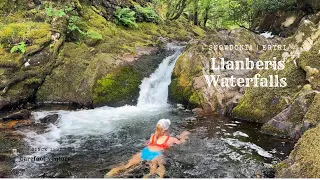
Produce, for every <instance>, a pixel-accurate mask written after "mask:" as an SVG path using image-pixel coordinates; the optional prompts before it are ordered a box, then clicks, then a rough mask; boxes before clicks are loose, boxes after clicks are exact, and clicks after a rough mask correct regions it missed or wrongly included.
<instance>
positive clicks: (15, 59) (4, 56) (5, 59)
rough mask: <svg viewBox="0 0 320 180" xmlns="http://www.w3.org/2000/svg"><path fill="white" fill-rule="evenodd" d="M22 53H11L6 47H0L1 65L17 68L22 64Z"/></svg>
mask: <svg viewBox="0 0 320 180" xmlns="http://www.w3.org/2000/svg"><path fill="white" fill-rule="evenodd" d="M21 57H22V55H21V54H18V53H14V54H11V53H9V52H7V51H5V50H4V49H2V48H0V67H5V68H17V67H19V66H21V62H20V61H19V60H20V59H21Z"/></svg>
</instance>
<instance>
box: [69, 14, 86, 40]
mask: <svg viewBox="0 0 320 180" xmlns="http://www.w3.org/2000/svg"><path fill="white" fill-rule="evenodd" d="M78 20H79V17H78V16H71V17H70V18H69V19H68V33H69V34H70V33H72V32H79V33H80V35H82V36H83V35H85V32H83V31H82V30H81V29H80V28H79V27H78V26H77V22H78Z"/></svg>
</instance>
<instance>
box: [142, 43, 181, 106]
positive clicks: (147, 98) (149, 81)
mask: <svg viewBox="0 0 320 180" xmlns="http://www.w3.org/2000/svg"><path fill="white" fill-rule="evenodd" d="M167 48H168V49H175V50H176V52H175V53H174V54H173V55H171V56H168V57H167V58H165V59H164V60H163V61H162V63H161V64H160V65H159V67H158V69H157V70H156V71H155V72H154V73H153V74H151V76H150V77H148V78H144V79H143V80H142V83H141V85H140V96H139V98H138V104H137V106H138V107H159V106H160V107H163V106H168V103H167V100H168V86H169V85H170V83H171V74H172V71H173V68H174V65H175V63H176V61H177V59H178V57H179V55H180V54H181V49H182V47H179V46H174V45H172V44H169V45H168V47H167Z"/></svg>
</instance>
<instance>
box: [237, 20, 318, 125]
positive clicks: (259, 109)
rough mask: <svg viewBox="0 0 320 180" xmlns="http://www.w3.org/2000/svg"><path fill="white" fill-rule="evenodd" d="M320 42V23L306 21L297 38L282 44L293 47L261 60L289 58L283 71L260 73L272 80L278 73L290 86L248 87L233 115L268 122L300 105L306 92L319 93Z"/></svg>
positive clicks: (295, 36)
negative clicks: (291, 107) (286, 110)
mask: <svg viewBox="0 0 320 180" xmlns="http://www.w3.org/2000/svg"><path fill="white" fill-rule="evenodd" d="M319 39H320V27H319V24H315V23H313V22H311V21H307V20H306V21H305V22H304V23H302V24H301V25H300V27H299V30H298V31H297V32H296V33H295V34H294V35H293V36H291V37H289V38H286V39H284V40H283V41H282V42H281V44H285V45H287V46H288V47H289V48H287V49H286V50H279V51H275V52H274V51H272V52H266V53H264V54H263V55H262V56H261V57H260V58H261V59H262V58H264V59H272V58H273V57H276V58H278V59H281V58H285V59H286V63H285V68H284V69H283V70H276V71H274V70H264V71H260V72H259V73H260V74H261V76H262V77H269V76H270V75H273V74H277V75H278V76H279V77H280V78H286V82H287V86H286V87H283V88H263V87H250V88H247V89H246V90H245V91H246V93H245V95H244V96H243V97H242V98H241V99H240V101H239V103H238V105H237V106H236V107H235V108H234V109H233V111H232V114H233V116H234V117H236V118H239V119H244V120H250V121H256V122H261V123H266V122H268V121H270V120H271V119H273V118H274V117H275V116H276V115H277V114H279V113H281V112H282V111H283V110H284V109H286V108H287V107H289V106H290V105H292V104H293V103H296V104H297V102H298V101H296V100H297V99H299V97H303V96H304V95H305V93H304V92H305V90H310V91H319V83H320V81H319V79H320V78H319V77H320V73H319V69H320V64H319V62H318V59H319V53H318V52H319V50H320V43H319ZM303 89H305V90H303ZM310 100H311V99H310ZM303 112H306V111H303ZM301 117H302V118H303V116H300V120H301ZM294 119H296V118H294Z"/></svg>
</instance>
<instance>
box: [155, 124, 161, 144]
mask: <svg viewBox="0 0 320 180" xmlns="http://www.w3.org/2000/svg"><path fill="white" fill-rule="evenodd" d="M161 136H163V132H162V127H161V126H160V124H157V128H156V132H155V133H154V138H153V143H154V144H155V143H156V142H157V139H158V138H159V137H161Z"/></svg>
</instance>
